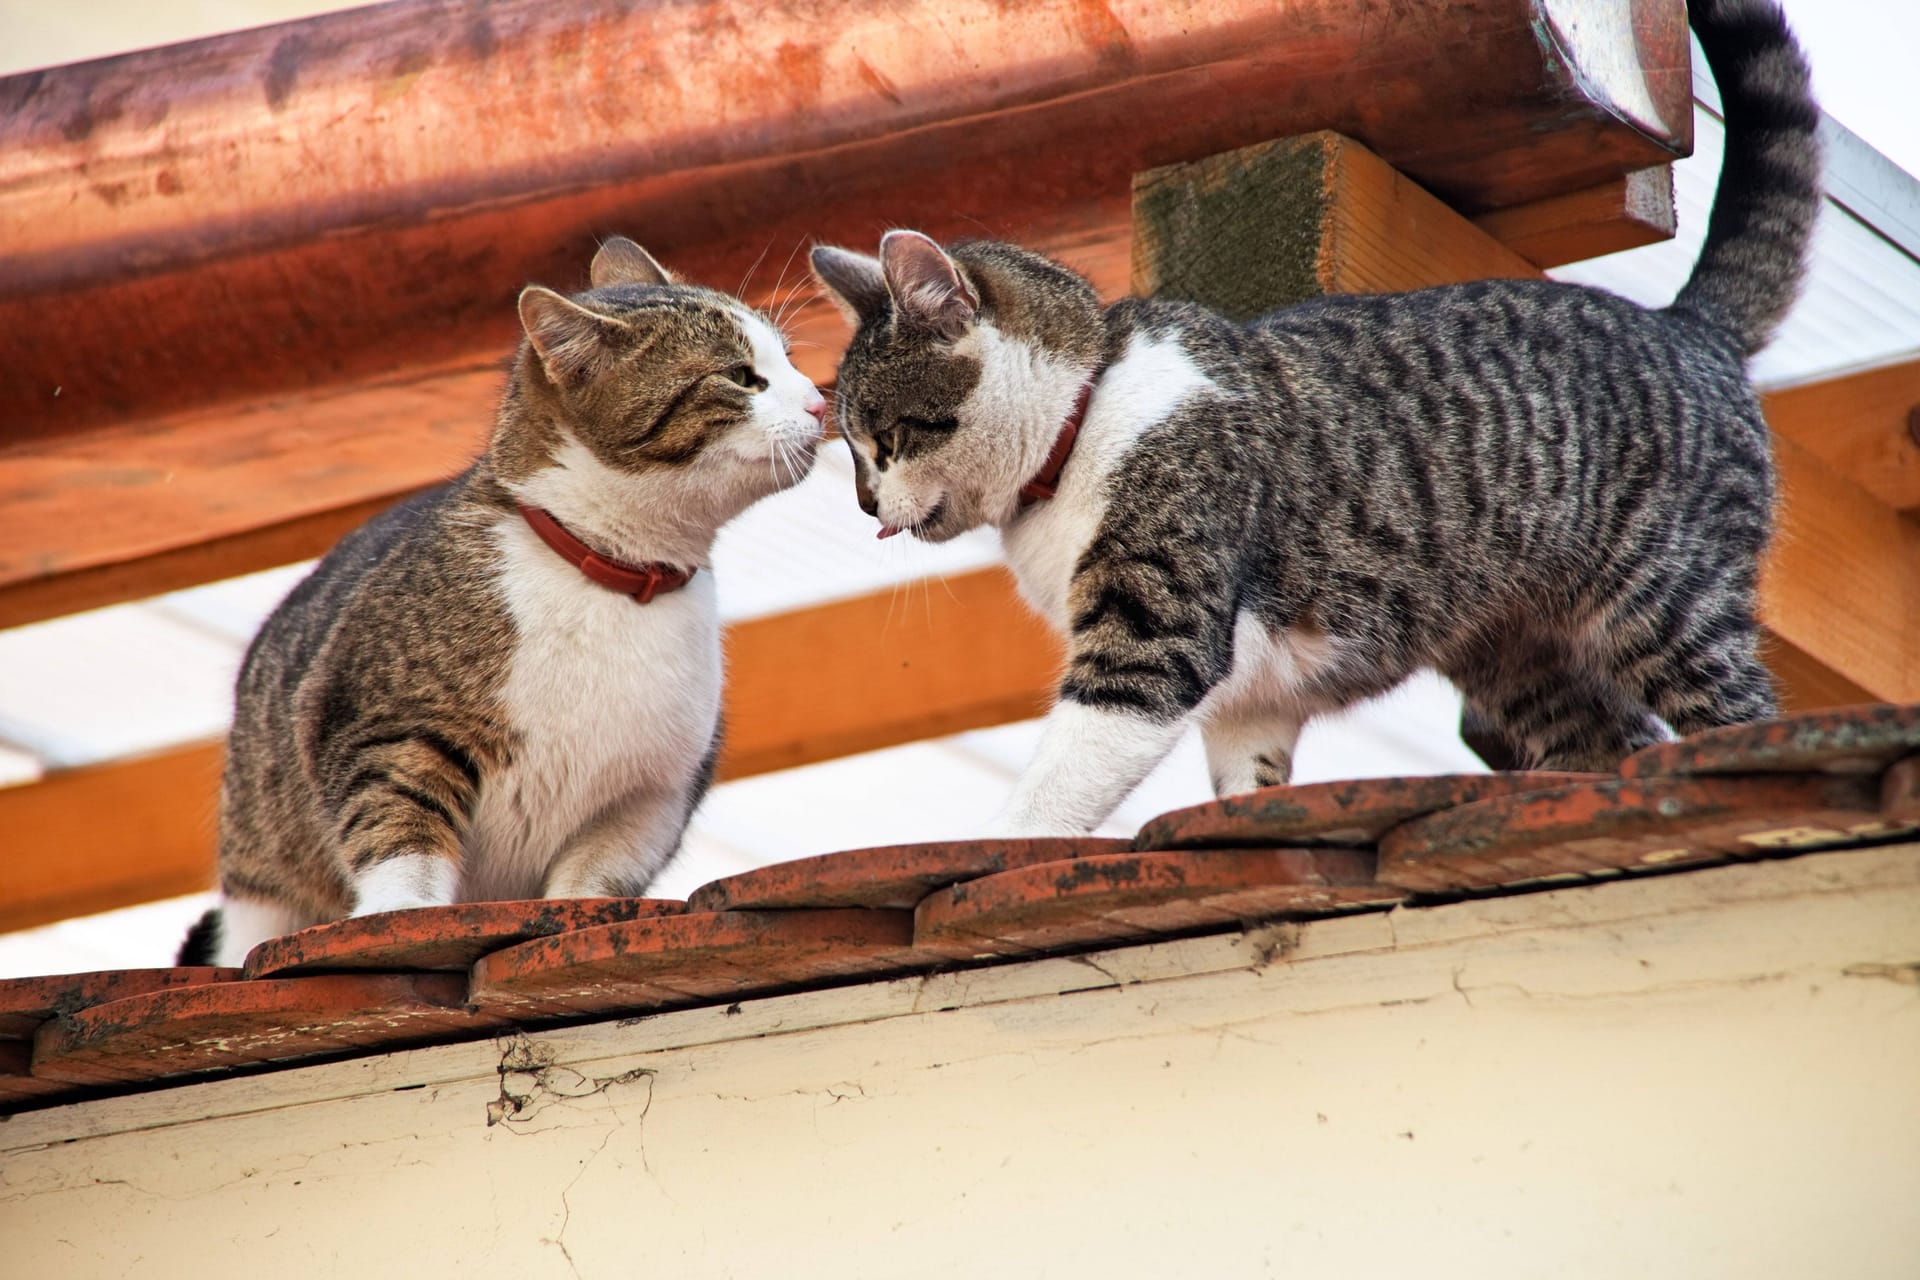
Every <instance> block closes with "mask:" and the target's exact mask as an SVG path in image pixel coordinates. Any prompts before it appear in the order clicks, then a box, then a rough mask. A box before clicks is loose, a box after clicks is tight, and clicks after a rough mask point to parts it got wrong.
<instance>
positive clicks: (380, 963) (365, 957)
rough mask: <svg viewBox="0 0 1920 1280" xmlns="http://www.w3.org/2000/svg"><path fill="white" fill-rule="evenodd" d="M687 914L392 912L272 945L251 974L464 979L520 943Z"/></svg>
mask: <svg viewBox="0 0 1920 1280" xmlns="http://www.w3.org/2000/svg"><path fill="white" fill-rule="evenodd" d="M686 909H687V908H686V904H685V903H684V902H681V901H679V900H677V899H672V898H536V899H534V900H533V901H530V902H462V903H456V904H455V905H453V906H450V907H423V908H420V909H418V910H414V911H386V912H381V913H380V914H378V915H369V916H354V917H352V918H350V919H347V920H336V921H334V922H333V923H332V924H322V925H315V926H314V927H313V928H311V929H302V930H300V931H299V932H298V933H289V934H286V935H285V936H283V937H279V938H270V939H268V940H267V941H266V942H263V943H261V944H260V945H259V946H257V947H255V948H254V949H253V950H252V952H250V953H249V954H248V956H247V968H246V974H247V976H248V977H249V978H265V977H269V976H272V975H276V974H277V975H286V974H294V973H319V972H328V971H334V972H337V971H341V970H355V969H384V970H389V971H395V972H433V971H441V972H460V973H464V972H466V971H467V970H468V969H470V968H472V967H473V962H474V961H476V960H478V959H479V958H480V957H481V956H483V955H486V954H487V953H488V952H490V951H498V950H500V949H501V948H502V947H510V946H512V945H513V944H514V943H516V942H525V941H527V940H528V939H530V938H544V937H547V936H548V935H550V934H555V933H565V932H566V931H568V930H570V929H591V928H594V927H596V926H598V925H603V924H614V923H616V922H618V921H621V920H635V919H638V918H640V917H641V916H664V915H675V914H678V913H679V912H682V911H685V910H686Z"/></svg>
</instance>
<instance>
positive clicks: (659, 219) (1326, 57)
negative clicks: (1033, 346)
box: [0, 0, 1691, 434]
mask: <svg viewBox="0 0 1920 1280" xmlns="http://www.w3.org/2000/svg"><path fill="white" fill-rule="evenodd" d="M738 18H739V14H738V11H737V7H736V6H735V5H733V4H732V3H730V0H690V2H689V3H675V4H663V3H647V4H640V5H633V6H626V5H617V6H607V5H599V4H586V3H566V2H562V3H549V2H548V0H494V2H493V3H490V4H482V3H479V0H454V3H451V4H447V3H435V2H432V0H401V2H399V3H393V4H387V5H380V6H372V7H368V8H363V9H355V10H349V11H345V12H341V13H334V14H327V15H322V16H319V17H315V18H311V19H307V20H304V21H301V22H297V23H291V24H282V25H279V26H272V27H265V28H259V29H256V30H251V31H241V32H235V33H233V34H230V35H225V36H220V37H217V38H215V39H211V40H203V41H197V42H193V43H190V44H182V45H175V46H171V47H167V48H162V49H152V50H146V51H142V52H139V53H132V54H127V55H124V56H121V57H117V58H111V59H105V60H101V61H98V62H92V63H84V64H79V65H76V66H72V67H62V68H53V69H50V70H46V71H39V72H33V73H28V74H25V75H19V76H14V77H9V78H7V79H6V80H3V81H0V108H4V109H0V230H3V231H4V236H5V240H6V242H7V244H8V251H9V262H8V266H9V270H8V272H7V275H6V281H5V284H4V286H0V421H5V422H8V423H10V424H15V425H16V428H17V429H18V430H22V431H25V432H29V433H34V434H44V433H46V432H50V431H58V430H66V429H70V428H73V427H77V426H81V425H85V424H88V423H101V422H106V421H112V420H116V419H127V418H129V417H136V416H139V417H144V416H147V415H149V414H151V413H153V412H156V411H160V410H162V409H172V408H181V407H185V406H186V405H189V404H194V403H206V402H208V401H209V400H211V399H217V398H225V397H231V396H236V395H244V396H253V395H257V394H261V393H266V392H272V391H281V390H290V389H294V388H302V387H316V386H324V385H329V384H332V383H337V382H340V381H351V380H354V379H356V378H359V377H364V376H370V375H375V374H379V373H382V372H391V371H395V370H398V369H400V368H403V367H406V366H408V365H410V364H414V363H418V362H439V361H445V360H450V359H461V358H465V357H467V356H471V355H473V354H475V353H478V352H482V351H486V350H490V349H494V348H496V347H498V346H500V345H501V344H502V341H503V339H504V338H505V337H506V336H507V335H508V334H510V332H511V328H512V318H511V311H510V309H509V308H508V307H507V305H506V304H508V303H510V301H511V299H512V297H513V295H514V293H515V292H516V291H517V290H518V289H519V287H520V286H521V284H523V283H524V282H525V281H527V280H530V279H539V280H545V281H547V282H549V283H552V284H555V285H565V284H568V283H570V282H573V281H577V280H579V279H580V278H581V277H582V276H583V275H584V264H585V263H586V261H587V258H588V255H589V253H590V250H591V247H592V245H593V243H594V241H595V238H596V237H599V236H603V235H605V234H606V233H608V232H611V231H615V230H624V231H639V232H641V233H642V234H643V235H644V237H645V239H646V241H647V243H648V245H649V247H650V248H652V249H654V250H655V251H656V252H657V253H659V254H660V256H661V257H662V259H663V260H664V261H666V262H668V263H669V264H670V265H673V266H675V267H677V268H679V269H681V270H684V271H686V272H688V273H689V274H691V275H694V276H696V277H704V278H710V279H713V280H715V281H717V282H719V283H722V284H723V285H725V284H732V283H733V282H734V281H735V280H737V279H738V278H739V277H740V275H741V274H742V273H743V272H744V271H745V270H746V268H747V267H748V265H749V264H750V263H751V262H752V261H753V260H754V259H755V257H756V256H757V255H758V254H759V253H760V252H761V251H762V249H767V248H770V254H769V256H770V257H772V258H773V260H774V261H776V262H777V261H779V260H780V258H781V256H782V255H784V253H785V251H786V250H787V249H789V248H791V247H793V246H795V245H799V244H802V243H804V242H805V241H806V240H807V239H809V238H811V237H814V236H819V237H822V238H826V239H841V240H844V239H856V238H857V239H868V240H870V239H871V238H872V234H873V232H874V230H875V229H876V228H881V227H885V226H889V225H898V224H901V223H915V224H922V223H923V224H926V229H927V230H929V231H932V232H934V233H935V234H939V235H958V234H967V233H979V232H982V231H985V232H987V233H989V234H1002V233H1006V232H1009V231H1014V230H1016V229H1021V228H1027V229H1028V230H1030V229H1031V228H1030V224H1031V223H1032V222H1033V221H1034V220H1036V219H1044V217H1046V216H1048V215H1050V214H1051V213H1052V212H1053V211H1055V210H1058V209H1061V208H1062V207H1066V206H1071V205H1075V204H1080V205H1085V204H1089V203H1094V202H1098V201H1100V200H1102V199H1106V198H1110V197H1119V198H1121V199H1124V195H1125V190H1126V184H1127V181H1128V178H1129V176H1130V175H1131V174H1133V173H1134V172H1137V171H1139V170H1141V169H1145V168H1148V167H1151V166H1153V165H1157V164H1164V163H1167V162H1170V161H1174V160H1178V159H1183V158H1189V157H1193V156H1200V155H1209V154H1213V153H1216V152H1220V151H1225V150H1228V149H1230V148H1232V147H1235V146H1240V145H1244V144H1246V143H1249V142H1253V141H1256V140H1259V139H1262V138H1273V137H1281V136H1286V135H1289V134H1295V133H1300V132H1303V131H1306V130H1311V129H1316V128H1329V127H1330V128H1337V129H1340V130H1342V131H1343V132H1346V133H1348V134H1351V135H1353V136H1355V137H1359V138H1362V139H1365V140H1366V141H1367V142H1368V143H1369V144H1370V145H1372V146H1373V147H1375V148H1376V149H1377V150H1379V151H1380V152H1381V153H1382V154H1383V155H1386V156H1387V157H1388V158H1389V159H1390V160H1391V161H1393V162H1394V163H1395V164H1396V165H1398V166H1400V167H1401V168H1402V169H1404V170H1405V171H1406V172H1408V173H1410V174H1412V175H1413V176H1414V177H1415V179H1416V180H1418V181H1420V182H1422V183H1424V184H1425V185H1427V186H1428V187H1430V188H1432V189H1433V190H1436V191H1439V192H1441V193H1443V194H1444V195H1445V196H1446V197H1447V198H1449V199H1452V200H1455V201H1458V202H1460V203H1462V204H1463V205H1466V206H1470V207H1473V208H1477V209H1478V208H1494V207H1503V206H1506V205H1509V204H1514V203H1520V202H1524V201H1528V200H1532V199H1536V198H1539V197H1542V196H1545V195H1550V194H1555V193H1558V192H1563V191H1572V190H1579V189H1582V188H1585V187H1588V186H1591V185H1593V184H1594V183H1597V182H1601V181H1604V180H1605V179H1607V178H1609V177H1611V176H1613V175H1615V174H1617V173H1619V172H1622V171H1624V170H1626V169H1630V168H1636V167H1642V166H1645V165H1649V164H1655V163H1660V162H1663V161H1664V160H1666V159H1668V158H1670V156H1671V155H1672V154H1674V153H1676V152H1678V151H1681V150H1684V149H1685V146H1686V144H1687V142H1688V140H1689V131H1690V124H1691V111H1690V103H1689V101H1688V96H1689V95H1688V90H1689V82H1688V73H1687V58H1686V29H1685V20H1684V15H1683V12H1682V9H1681V6H1680V5H1679V4H1678V3H1676V2H1675V0H1626V2H1625V3H1622V2H1620V0H1476V2H1474V3H1458V2H1445V3H1443V2H1441V0H1428V2H1427V3H1420V4H1407V3H1403V2H1402V0H1294V2H1292V3H1289V4H1285V5H1272V4H1260V3H1255V2H1254V0H1214V2H1212V3H1209V4H1206V5H1196V4H1190V3H1179V4H1172V5H1169V4H1165V3H1161V2H1160V0H1116V2H1115V3H1112V4H1109V5H1104V6H1099V7H1096V8H1093V9H1089V8H1087V7H1085V6H1081V5H1075V4H1070V3H1065V2H1058V0H1057V2H1053V3H1037V4H1026V5H1007V4H1002V3H997V2H996V0H939V2H938V3H935V2H934V0H907V2H906V3H904V4H903V3H899V2H896V0H799V2H798V3H794V4H790V5H783V6H775V7H770V8H763V9H760V10H756V11H755V13H754V15H753V20H752V21H750V22H742V21H739V20H738ZM1590 51H1591V52H1590ZM476 139H484V145H477V144H476ZM1036 157H1042V158H1044V162H1038V163H1037V162H1035V161H1036ZM56 387H58V388H61V390H62V394H60V395H59V396H55V395H54V394H53V393H54V389H55V388H56Z"/></svg>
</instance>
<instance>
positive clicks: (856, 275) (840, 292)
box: [810, 244, 887, 328]
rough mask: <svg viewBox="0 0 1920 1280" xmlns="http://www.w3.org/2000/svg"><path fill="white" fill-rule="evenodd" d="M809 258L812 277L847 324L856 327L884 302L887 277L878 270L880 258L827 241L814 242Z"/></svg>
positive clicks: (875, 312)
mask: <svg viewBox="0 0 1920 1280" xmlns="http://www.w3.org/2000/svg"><path fill="white" fill-rule="evenodd" d="M810 257H811V260H812V262H813V278H814V279H815V280H818V281H819V282H820V287H821V288H822V289H824V290H825V291H826V294H827V300H828V301H830V302H832V303H833V305H834V306H835V307H838V308H839V309H840V314H841V315H843V316H845V317H846V318H847V323H848V324H850V325H853V326H854V327H855V328H858V327H859V326H860V324H861V322H863V321H865V320H868V319H870V318H872V317H873V316H874V315H876V314H878V313H879V312H880V310H881V309H882V308H884V307H885V306H886V305H887V278H886V276H885V275H883V274H882V273H881V271H880V259H878V258H869V257H868V256H867V255H866V254H864V253H854V252H852V251H851V250H848V249H838V248H835V247H834V246H833V245H830V244H821V245H815V246H814V248H813V253H812V254H811V255H810Z"/></svg>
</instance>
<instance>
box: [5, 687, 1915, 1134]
mask: <svg viewBox="0 0 1920 1280" xmlns="http://www.w3.org/2000/svg"><path fill="white" fill-rule="evenodd" d="M1624 772H1625V774H1626V775H1627V776H1624V777H1611V776H1608V777H1593V776H1589V775H1564V774H1494V775H1470V776H1460V777H1440V778H1381V779H1369V780H1363V781H1357V782H1340V783H1322V784H1318V785H1314V786H1302V787H1274V788H1268V789H1267V790H1264V791H1259V792H1255V793H1252V794H1250V795H1245V796H1234V797H1229V798H1227V799H1224V800H1218V801H1214V802H1212V803H1209V804H1205V805H1198V806H1195V807H1193V808H1191V809H1182V810H1180V811H1178V812H1175V813H1170V814H1166V815H1163V816H1162V817H1159V818H1156V819H1154V820H1153V821H1152V822H1150V823H1148V824H1147V825H1146V826H1145V827H1144V828H1143V829H1142V830H1141V832H1140V833H1139V835H1138V836H1137V837H1135V838H1134V839H1133V840H1131V841H1118V840H1090V839H1089V840H968V841H949V842H944V843H932V844H921V845H895V846H889V847H886V848H879V849H856V850H851V851H848V852H844V853H830V854H824V855H821V856H819V857H812V858H803V859H800V860H798V861H795V862H789V863H783V864H781V865H778V866H773V867H767V868H763V869H762V870H759V871H754V872H749V873H747V874H745V875H739V876H730V877H728V878H726V879H724V880H717V881H715V882H713V883H712V884H709V885H706V886H704V887H702V888H701V889H700V890H699V891H698V892H696V893H695V894H694V895H693V898H692V901H691V904H682V903H679V902H672V901H655V900H642V899H597V900H583V901H569V902H531V903H529V902H509V903H477V904H466V905H462V906H456V907H444V908H434V909H430V910H425V911H412V912H394V913H390V914H387V915H384V916H368V917H364V918H362V919H358V920H348V921H341V922H338V923H335V924H331V925H325V926H322V927H320V928H317V929H309V930H306V931H304V932H302V933H298V934H294V935H291V936H289V937H286V938H281V939H276V940H274V941H271V942H267V943H263V944H262V945H261V946H260V947H258V948H256V949H255V952H254V954H253V955H252V956H251V957H249V960H248V965H249V972H250V974H251V975H252V976H248V977H244V979H243V975H242V974H241V972H240V971H238V970H232V969H133V970H124V971H115V972H107V973H93V974H68V975H64V976H60V977H51V978H24V979H15V980H12V981H0V1111H10V1110H18V1109H20V1108H22V1107H28V1106H38V1105H47V1104H49V1103H59V1102H62V1101H66V1100H68V1099H70V1098H74V1097H84V1096H87V1095H88V1092H89V1091H90V1090H93V1089H96V1088H97V1087H103V1086H110V1087H115V1088H126V1087H131V1086H135V1085H141V1084H147V1083H151V1082H155V1081H161V1082H164V1081H167V1080H172V1079H177V1078H189V1077H196V1076H203V1075H205V1074H206V1073H209V1072H216V1071H221V1070H224V1069H229V1068H235V1067H243V1066H258V1065H261V1064H266V1063H283V1062H285V1063H296V1062H300V1061H304V1060H309V1059H312V1058H314V1057H315V1056H318V1055H330V1054H341V1053H349V1052H376V1051H380V1050H384V1049H390V1048H394V1047H398V1046H402V1045H412V1044H416V1043H421V1042H426V1041H433V1040H445V1039H457V1038H462V1037H467V1036H472V1035H476V1034H483V1033H486V1032H489V1031H492V1030H494V1029H496V1028H498V1027H500V1026H501V1025H505V1024H509V1023H510V1022H512V1021H514V1020H521V1019H539V1018H554V1017H583V1016H594V1015H599V1014H608V1013H632V1012H643V1011H651V1010H657V1009H663V1008H669V1007H684V1006H687V1005H693V1004H702V1003H717V1002H730V1001H733V1000H736V999H740V998H742V997H745V996H749V995H760V994H766V993H770V992H776V991H785V990H792V989H795V988H800V987H806V986H810V985H818V984H822V983H828V982H841V981H847V980H851V979H860V978H871V977H882V976H886V975H890V974H900V973H910V972H916V971H924V970H926V969H929V968H933V967H937V966H941V965H951V964H954V963H962V962H965V963H972V962H990V961H994V960H1003V959H1008V958H1018V957H1022V956H1030V955H1035V954H1044V953H1047V952H1056V951H1063V950H1068V949H1074V948H1085V947H1090V946H1101V945H1112V944H1119V943H1127V942H1139V941H1145V940H1148V939H1152V938H1157V937H1164V936H1168V935H1171V934H1178V933H1189V932H1194V931H1199V930H1207V929H1225V928H1233V927H1237V926H1239V925H1241V924H1242V923H1244V922H1248V921H1253V920H1260V919H1269V918H1275V917H1285V916H1294V917H1300V916H1309V915H1318V914H1325V913H1328V912H1335V911H1351V910H1357V909H1364V908H1366V907H1375V906H1389V905H1394V904H1397V903H1399V904H1404V905H1405V906H1407V907H1408V908H1409V909H1418V908H1419V906H1420V903H1421V899H1420V898H1418V897H1414V898H1412V899H1411V900H1409V899H1408V895H1410V894H1420V893H1435V892H1439V893H1452V892H1459V891H1465V890H1473V891H1481V892H1488V891H1496V890H1501V889H1506V888H1511V887H1516V886H1519V887H1530V886H1532V885H1536V884H1538V883H1540V882H1541V881H1543V880H1553V879H1562V880H1567V879H1573V880H1580V879H1595V878H1599V877H1603V876H1610V875H1620V874H1624V873H1629V872H1635V871H1646V870H1665V869H1671V868H1674V867H1679V866H1687V865H1692V864H1697V863H1703V862H1714V861H1723V860H1726V859H1730V858H1739V857H1761V856H1778V855H1782V854H1791V853H1801V852H1806V851H1809V850H1816V849H1824V848H1836V847H1845V846H1850V845H1858V844H1863V843H1878V842H1884V841H1887V840H1890V839H1894V838H1898V837H1900V836H1902V835H1911V834H1912V833H1914V832H1920V706H1917V707H1880V706H1875V707H1857V708H1850V709H1846V710H1843V711H1836V712H1822V713H1820V714H1817V715H1810V716H1801V717H1797V718H1794V719H1791V720H1785V721H1779V722H1772V723H1768V724H1762V725H1751V726H1741V727H1738V728H1732V729H1725V730H1719V731H1716V732H1714V733H1710V734H1703V735H1700V736H1699V737H1696V738H1693V739H1690V740H1688V741H1685V742H1681V743H1673V744H1663V745H1661V746H1657V747H1652V748H1649V749H1648V750H1646V751H1643V752H1641V753H1640V754H1638V755H1636V756H1634V757H1632V758H1631V759H1630V760H1628V761H1627V762H1626V765H1625V769H1624ZM689 906H690V907H691V909H689ZM469 966H470V968H469ZM329 970H332V971H345V972H327V971H329ZM293 973H304V974H309V975H318V976H304V977H289V976H286V975H288V974H293ZM29 1041H31V1045H32V1049H31V1053H29V1047H28V1046H29Z"/></svg>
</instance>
